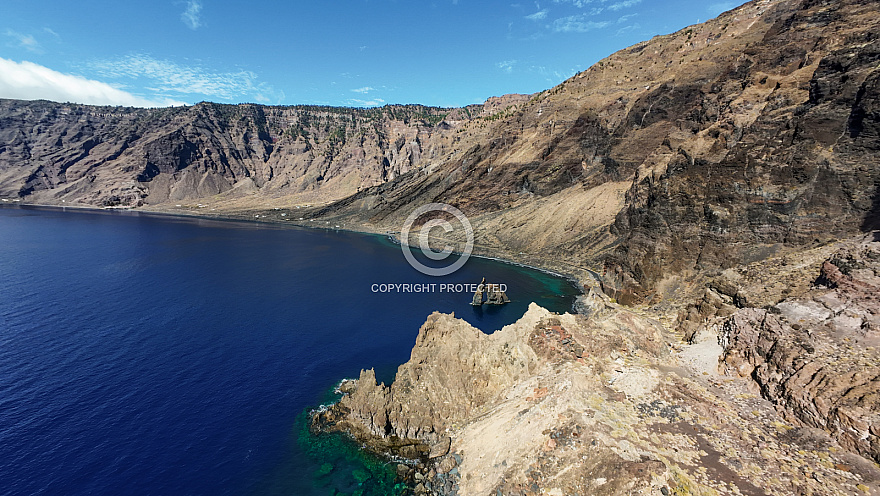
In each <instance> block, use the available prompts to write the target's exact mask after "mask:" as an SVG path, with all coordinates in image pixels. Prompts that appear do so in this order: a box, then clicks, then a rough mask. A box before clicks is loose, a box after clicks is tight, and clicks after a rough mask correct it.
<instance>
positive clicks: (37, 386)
mask: <svg viewBox="0 0 880 496" xmlns="http://www.w3.org/2000/svg"><path fill="white" fill-rule="evenodd" d="M482 277H487V279H489V280H490V281H492V282H500V283H504V284H507V286H508V293H509V294H510V296H511V298H512V299H513V302H512V303H511V304H509V305H507V306H504V307H500V308H491V309H485V310H478V309H474V308H473V307H471V306H470V304H469V303H470V295H469V294H462V293H376V292H373V291H372V290H371V287H372V285H373V284H381V283H410V284H428V283H433V284H440V283H447V284H452V283H462V284H463V283H476V282H479V280H480V278H482ZM574 294H575V289H574V287H572V286H571V285H570V284H569V283H568V282H566V281H564V280H562V279H559V278H555V277H553V276H551V275H548V274H544V273H541V272H538V271H534V270H530V269H525V268H521V267H515V266H511V265H506V264H502V263H498V262H494V261H489V260H483V259H471V260H470V261H468V263H467V264H466V265H465V267H464V268H462V269H461V270H460V271H458V272H456V273H455V274H453V275H451V276H447V277H446V278H430V277H428V276H424V275H422V274H420V273H418V272H416V271H415V270H413V269H412V268H411V267H410V266H409V265H408V264H406V262H405V260H404V258H403V256H402V254H401V252H400V248H399V247H398V246H397V245H394V244H393V243H391V242H390V241H388V240H387V239H384V238H381V237H376V236H367V235H360V234H354V233H342V232H330V231H316V230H303V229H291V228H278V227H274V226H266V225H256V224H250V223H234V222H219V221H208V220H200V219H185V218H173V217H161V216H151V215H143V214H137V213H129V212H82V211H75V212H71V211H67V212H62V211H58V210H40V209H29V208H0V481H3V483H2V484H0V495H24V494H28V495H29V494H71V495H79V494H156V495H159V494H162V495H166V494H192V495H200V494H204V495H216V494H236V495H239V494H253V495H268V494H279V495H280V494H291V495H311V494H337V493H346V494H354V493H357V492H358V491H361V494H392V492H391V491H393V490H394V488H393V485H391V486H389V484H391V482H390V481H389V480H388V478H387V474H388V473H389V472H388V470H390V468H389V467H388V466H386V464H385V463H384V461H382V460H377V459H374V458H371V457H368V456H365V455H363V454H362V453H360V452H359V451H358V450H357V449H356V446H353V445H352V443H350V442H348V441H347V440H346V439H344V438H341V437H329V438H320V439H314V438H311V437H309V436H307V435H304V432H306V431H304V416H303V415H304V412H305V411H306V410H307V409H309V408H312V407H315V406H317V405H319V404H321V403H322V402H326V401H329V400H331V398H330V397H329V396H328V393H327V392H328V391H329V390H331V389H332V387H333V386H334V385H335V384H336V383H338V381H339V380H340V379H341V378H343V377H353V376H356V375H357V374H358V372H359V371H360V369H362V368H369V367H374V368H376V370H377V373H378V375H379V377H380V379H382V380H385V381H386V382H388V381H390V380H391V379H392V378H393V375H394V371H395V370H396V368H397V366H398V365H400V364H401V363H403V362H404V361H406V360H407V359H408V358H409V352H410V349H411V347H412V345H413V343H414V342H415V337H416V334H417V333H418V329H419V327H420V325H421V324H422V323H423V322H424V320H425V318H426V317H427V316H428V315H429V314H430V313H431V312H432V311H434V310H440V311H443V312H455V314H456V315H457V316H459V317H462V318H465V319H467V320H468V321H470V322H471V323H473V324H474V325H476V326H478V327H479V328H481V329H483V330H484V331H487V332H490V331H491V330H494V329H497V328H500V327H501V326H503V325H505V324H508V323H510V322H513V321H515V320H516V319H518V318H519V317H520V316H521V315H522V314H523V313H524V312H525V309H526V307H527V306H528V303H529V302H530V301H537V302H539V303H540V304H541V305H543V306H546V307H548V308H550V309H551V310H555V311H564V310H567V309H569V308H570V307H571V304H572V302H573V296H574ZM383 491H384V492H383Z"/></svg>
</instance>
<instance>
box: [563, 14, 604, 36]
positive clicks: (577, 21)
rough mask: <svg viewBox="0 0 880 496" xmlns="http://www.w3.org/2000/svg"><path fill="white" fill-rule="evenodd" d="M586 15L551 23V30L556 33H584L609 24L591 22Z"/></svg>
mask: <svg viewBox="0 0 880 496" xmlns="http://www.w3.org/2000/svg"><path fill="white" fill-rule="evenodd" d="M589 17H590V16H587V15H583V14H582V15H573V16H568V17H563V18H560V19H556V20H555V21H553V30H554V31H556V32H558V33H572V32H574V33H586V32H587V31H593V30H595V29H602V28H604V27H606V26H608V25H609V24H611V22H609V21H591V20H589Z"/></svg>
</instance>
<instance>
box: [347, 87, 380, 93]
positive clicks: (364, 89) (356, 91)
mask: <svg viewBox="0 0 880 496" xmlns="http://www.w3.org/2000/svg"><path fill="white" fill-rule="evenodd" d="M351 91H353V92H355V93H369V92H371V91H376V88H372V87H370V86H364V87H363V88H355V89H353V90H351Z"/></svg>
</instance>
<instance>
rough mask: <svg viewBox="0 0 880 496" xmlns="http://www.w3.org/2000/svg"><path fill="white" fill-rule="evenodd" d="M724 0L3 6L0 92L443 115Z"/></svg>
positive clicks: (291, 0)
mask: <svg viewBox="0 0 880 496" xmlns="http://www.w3.org/2000/svg"><path fill="white" fill-rule="evenodd" d="M740 3H741V2H740V1H736V0H734V1H729V0H709V1H705V0H544V1H540V2H535V1H518V2H496V1H485V0H483V1H478V0H433V1H432V0H425V1H420V0H317V1H299V0H287V1H277V0H264V1H263V2H233V1H228V0H225V1H224V0H152V1H149V2H148V1H142V0H130V1H118V0H116V1H112V2H111V1H102V0H84V1H80V2H71V1H69V0H3V7H2V8H0V10H2V16H0V98H18V99H26V100H32V99H47V100H53V101H59V102H67V101H69V102H75V103H87V104H94V105H124V106H138V107H159V106H169V105H182V104H188V105H191V104H194V103H197V102H200V101H213V102H222V103H244V102H251V103H262V104H270V105H296V104H307V105H334V106H349V107H372V106H380V105H385V104H406V103H420V104H424V105H433V106H441V107H458V106H463V105H468V104H471V103H482V102H483V101H485V100H486V99H487V98H489V97H491V96H499V95H503V94H507V93H535V92H538V91H542V90H545V89H548V88H551V87H553V86H555V85H557V84H559V83H561V82H562V81H564V80H565V79H567V78H569V77H571V76H573V75H574V74H576V73H577V72H579V71H582V70H584V69H587V68H588V67H589V66H590V65H592V64H594V63H595V62H597V61H599V60H600V59H602V58H604V57H606V56H608V55H610V54H611V53H613V52H615V51H617V50H619V49H622V48H625V47H627V46H630V45H632V44H635V43H638V42H640V41H643V40H646V39H649V38H651V37H652V36H655V35H658V34H667V33H671V32H674V31H677V30H679V29H681V28H683V27H685V26H688V25H690V24H695V23H698V22H702V21H705V20H707V19H709V18H712V17H715V16H717V15H718V14H720V13H721V12H724V11H725V10H729V9H731V8H733V7H736V6H737V5H739V4H740Z"/></svg>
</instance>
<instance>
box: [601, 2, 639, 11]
mask: <svg viewBox="0 0 880 496" xmlns="http://www.w3.org/2000/svg"><path fill="white" fill-rule="evenodd" d="M640 3H642V0H624V1H622V2H617V3H613V4H611V5H609V6H608V10H614V11H618V10H623V9H626V8H629V7H632V6H634V5H638V4H640Z"/></svg>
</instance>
